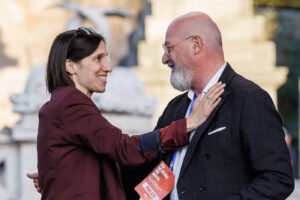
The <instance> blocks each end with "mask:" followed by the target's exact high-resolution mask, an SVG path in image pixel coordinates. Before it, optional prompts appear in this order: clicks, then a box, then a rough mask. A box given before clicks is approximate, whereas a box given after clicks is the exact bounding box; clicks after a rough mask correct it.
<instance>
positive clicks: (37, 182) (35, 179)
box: [26, 172, 43, 193]
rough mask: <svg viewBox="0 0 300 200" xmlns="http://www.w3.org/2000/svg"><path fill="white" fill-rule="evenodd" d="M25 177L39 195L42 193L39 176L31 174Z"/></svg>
mask: <svg viewBox="0 0 300 200" xmlns="http://www.w3.org/2000/svg"><path fill="white" fill-rule="evenodd" d="M26 175H27V177H28V178H31V179H32V181H33V184H34V187H35V188H36V190H37V191H38V192H39V193H42V191H43V190H42V188H41V186H40V180H39V174H38V173H37V172H36V173H32V174H29V173H27V174H26Z"/></svg>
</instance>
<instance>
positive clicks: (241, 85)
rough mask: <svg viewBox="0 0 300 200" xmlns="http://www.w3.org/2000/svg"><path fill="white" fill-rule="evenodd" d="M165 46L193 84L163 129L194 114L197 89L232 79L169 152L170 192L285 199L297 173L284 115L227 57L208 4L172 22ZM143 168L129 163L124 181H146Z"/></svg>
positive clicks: (185, 197)
mask: <svg viewBox="0 0 300 200" xmlns="http://www.w3.org/2000/svg"><path fill="white" fill-rule="evenodd" d="M163 47H164V49H165V53H164V55H163V57H162V62H163V63H164V64H167V65H168V66H169V67H170V68H171V69H172V74H171V84H172V86H173V87H174V88H176V89H178V90H181V91H184V90H189V91H188V92H186V93H184V94H182V95H179V96H177V97H175V98H174V99H173V100H172V101H171V102H170V103H169V104H168V106H167V107H166V109H165V111H164V112H163V114H162V116H161V117H160V119H159V121H158V123H157V126H156V129H157V128H161V127H164V126H166V125H169V124H170V123H171V122H172V121H174V120H177V119H180V118H182V117H184V116H187V115H188V113H189V109H190V107H191V105H192V101H193V98H194V95H201V96H204V94H205V92H206V91H207V89H208V88H210V86H211V85H213V84H214V83H216V82H217V81H218V80H219V81H222V82H223V83H226V89H225V92H224V93H223V95H222V96H221V98H222V101H221V103H220V104H219V105H218V106H217V108H216V109H215V110H214V111H213V113H212V114H211V115H210V117H209V118H208V120H207V121H206V122H205V123H204V124H203V125H201V126H200V127H198V129H197V130H196V131H195V132H193V133H191V137H190V144H189V145H188V146H186V147H184V148H180V149H178V150H177V151H175V152H167V153H166V154H165V156H164V158H163V159H164V160H165V161H166V163H167V164H168V165H170V163H171V160H172V158H174V159H173V160H174V162H172V164H173V165H174V167H173V172H174V174H175V187H174V189H173V191H172V192H171V194H170V195H169V196H168V197H167V199H170V200H178V199H180V200H199V199H200V200H219V199H221V200H239V199H241V200H242V199H249V200H267V199H268V200H275V199H278V200H280V199H286V197H287V196H288V195H289V194H290V193H291V192H292V191H293V188H294V180H293V174H292V167H291V164H290V157H289V152H288V149H287V146H286V144H285V140H284V133H283V130H282V128H281V127H282V121H281V119H280V116H279V114H278V112H277V111H276V109H275V106H274V104H273V102H272V100H271V98H270V97H269V95H268V94H267V93H266V92H265V91H264V90H262V89H261V88H260V87H259V86H257V85H256V84H254V83H253V82H251V81H249V80H246V79H245V78H243V77H242V76H240V75H238V74H236V73H235V72H234V71H233V69H232V68H231V66H230V65H229V64H228V63H225V60H224V54H223V49H222V39H221V34H220V31H219V29H218V27H217V25H216V24H215V23H214V22H213V21H212V19H211V18H210V17H209V16H207V15H206V14H204V13H201V12H193V13H188V14H186V15H183V16H181V17H178V18H176V19H175V20H174V21H173V22H172V23H171V24H170V25H169V27H168V30H167V33H166V38H165V43H164V44H163ZM207 98H208V99H209V98H210V97H209V96H207ZM174 153H175V156H174ZM149 166H150V165H148V166H146V167H148V170H150V169H153V168H152V167H153V166H154V165H153V166H151V167H149ZM136 170H137V169H125V172H126V173H123V175H124V186H128V187H133V186H135V185H136V184H137V183H138V182H139V181H141V179H142V178H141V177H138V172H137V171H136ZM130 171H131V172H133V173H134V175H131V174H130V173H128V172H130ZM143 171H144V172H147V170H143ZM147 173H148V172H147ZM144 177H145V176H143V178H144ZM134 178H135V180H134ZM131 194H132V193H130V192H129V191H128V195H131ZM128 199H130V200H131V199H133V198H131V196H128Z"/></svg>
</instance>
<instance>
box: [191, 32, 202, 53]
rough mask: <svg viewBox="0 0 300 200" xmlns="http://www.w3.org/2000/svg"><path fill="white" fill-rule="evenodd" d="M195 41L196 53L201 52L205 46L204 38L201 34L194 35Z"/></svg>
mask: <svg viewBox="0 0 300 200" xmlns="http://www.w3.org/2000/svg"><path fill="white" fill-rule="evenodd" d="M193 42H194V44H193V48H194V54H195V55H196V54H199V53H200V52H201V51H202V48H203V40H202V38H201V37H200V36H195V37H193Z"/></svg>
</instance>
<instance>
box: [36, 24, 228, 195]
mask: <svg viewBox="0 0 300 200" xmlns="http://www.w3.org/2000/svg"><path fill="white" fill-rule="evenodd" d="M111 71H112V68H111V65H110V63H109V61H108V53H107V50H106V46H105V41H104V38H103V37H102V36H101V35H100V34H97V33H96V32H94V31H93V30H92V29H90V28H84V27H81V28H79V29H77V30H73V31H67V32H64V33H61V34H59V35H58V36H57V37H56V39H55V40H54V43H53V45H52V47H51V51H50V55H49V59H48V64H47V72H46V73H47V76H46V83H47V89H48V91H49V92H50V93H51V99H50V101H49V102H47V103H45V104H44V105H43V106H42V108H41V109H40V112H39V129H38V138H37V151H38V171H39V176H40V177H39V180H40V184H41V188H42V190H43V192H42V199H47V200H49V199H54V200H66V199H72V200H73V199H75V200H81V199H82V200H102V199H106V200H123V199H125V194H124V191H123V188H122V185H121V175H120V170H119V165H118V164H122V165H140V164H142V163H144V162H146V161H148V160H151V159H153V158H154V157H155V156H156V155H157V154H158V153H160V151H161V150H164V151H165V150H171V149H174V148H176V147H179V146H183V145H186V144H187V143H188V141H189V134H188V133H189V132H190V131H192V130H194V129H195V128H197V127H198V126H199V125H200V124H202V123H203V122H204V121H205V120H206V118H207V117H208V115H209V114H210V113H211V111H212V110H213V109H214V108H215V107H216V105H217V104H218V103H219V102H220V97H219V96H220V94H221V93H222V92H223V91H224V89H223V87H224V85H221V84H220V83H219V84H217V85H215V86H214V87H213V88H212V89H211V90H210V91H209V92H208V94H207V95H210V96H211V97H212V98H213V101H202V102H200V101H199V100H198V101H197V99H196V101H195V103H194V109H193V112H192V113H191V116H190V117H188V118H187V119H182V120H178V121H175V122H173V123H172V124H171V125H170V126H168V127H165V128H163V129H160V130H155V131H153V132H150V133H147V134H143V135H140V136H131V137H130V136H128V135H126V134H122V132H121V130H120V129H118V128H116V127H114V126H113V125H111V124H110V123H109V122H108V121H107V120H106V119H105V118H104V117H103V116H102V115H101V112H100V111H99V110H98V109H97V107H96V106H95V104H94V103H93V102H92V100H91V96H92V94H93V93H94V92H104V91H105V87H106V78H107V74H108V73H110V72H111Z"/></svg>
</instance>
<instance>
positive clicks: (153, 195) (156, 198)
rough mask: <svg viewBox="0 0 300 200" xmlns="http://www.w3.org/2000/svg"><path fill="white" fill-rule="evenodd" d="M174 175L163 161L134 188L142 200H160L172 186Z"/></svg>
mask: <svg viewBox="0 0 300 200" xmlns="http://www.w3.org/2000/svg"><path fill="white" fill-rule="evenodd" d="M174 181H175V176H174V174H173V173H172V171H171V170H170V169H169V168H168V166H167V165H166V163H165V162H164V161H161V162H160V163H159V164H158V165H157V166H156V167H155V168H154V170H153V171H152V172H151V173H150V174H149V175H148V176H147V177H146V178H145V179H144V180H143V181H142V182H141V183H139V184H138V185H137V186H136V187H135V188H134V189H135V190H136V191H137V193H138V194H139V195H140V197H141V199H142V200H161V199H163V198H164V197H165V196H167V195H168V194H169V193H170V192H171V191H172V189H173V188H174Z"/></svg>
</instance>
